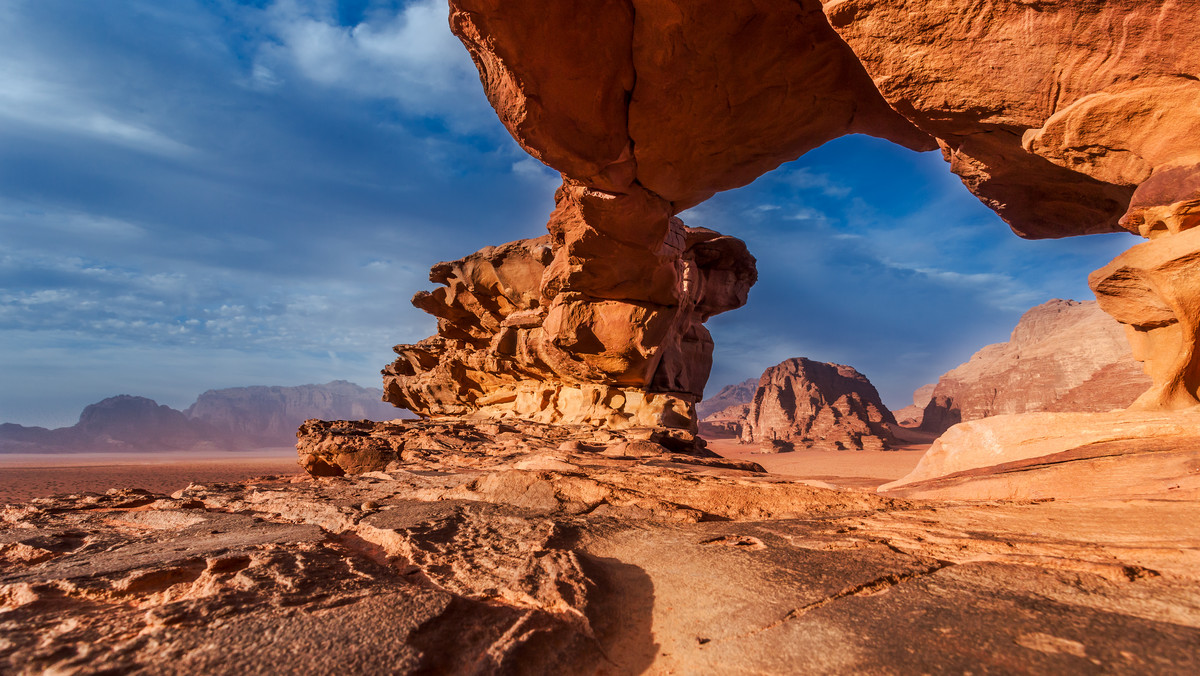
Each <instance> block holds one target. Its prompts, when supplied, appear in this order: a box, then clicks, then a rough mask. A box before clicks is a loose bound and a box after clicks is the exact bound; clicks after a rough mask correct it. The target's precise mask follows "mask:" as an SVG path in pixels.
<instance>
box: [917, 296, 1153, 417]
mask: <svg viewBox="0 0 1200 676" xmlns="http://www.w3.org/2000/svg"><path fill="white" fill-rule="evenodd" d="M1150 383H1151V381H1150V378H1149V377H1147V376H1146V375H1145V374H1144V373H1142V369H1141V365H1140V364H1138V363H1137V362H1136V361H1134V358H1133V354H1132V352H1131V351H1130V349H1129V344H1128V343H1127V342H1126V340H1125V334H1124V331H1123V330H1122V329H1121V325H1120V324H1118V323H1117V322H1116V321H1114V320H1113V319H1112V317H1109V316H1108V315H1106V314H1105V313H1104V312H1103V311H1102V310H1101V309H1100V307H1099V306H1098V305H1097V303H1096V302H1095V301H1087V302H1079V301H1073V300H1057V299H1056V300H1051V301H1048V302H1046V303H1043V304H1042V305H1039V306H1037V307H1035V308H1032V309H1030V310H1029V311H1028V312H1026V313H1025V314H1024V315H1023V316H1022V317H1021V321H1019V322H1018V323H1017V326H1016V328H1015V329H1014V330H1013V333H1012V339H1011V340H1009V342H1007V343H997V344H995V345H988V346H987V347H985V348H983V349H982V350H980V351H979V352H976V353H975V355H974V356H972V357H971V360H970V361H968V362H967V363H965V364H963V365H961V366H959V367H957V368H955V369H954V370H952V371H949V372H947V373H946V374H945V375H943V376H942V377H941V379H940V380H938V383H937V386H936V387H935V388H934V390H933V395H932V399H931V400H930V402H929V404H928V405H927V406H926V407H925V412H924V420H923V422H922V424H921V428H922V429H924V430H927V431H930V432H939V433H940V432H944V431H945V430H947V429H949V428H950V426H951V425H954V424H956V423H959V422H965V421H968V420H978V419H980V418H986V417H989V416H994V415H1004V414H1010V413H1026V412H1035V411H1091V412H1105V411H1111V410H1113V409H1118V408H1125V407H1127V406H1129V405H1130V404H1132V403H1133V401H1134V399H1136V398H1137V396H1138V395H1139V394H1141V393H1142V392H1144V391H1145V390H1146V388H1147V387H1149V386H1150Z"/></svg>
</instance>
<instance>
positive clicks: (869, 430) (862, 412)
mask: <svg viewBox="0 0 1200 676" xmlns="http://www.w3.org/2000/svg"><path fill="white" fill-rule="evenodd" d="M895 424H896V419H895V417H893V416H892V413H891V411H889V410H888V409H887V407H886V406H884V405H883V402H882V401H881V400H880V398H879V392H877V391H876V390H875V386H874V385H872V384H871V381H869V380H867V377H866V376H864V375H863V374H861V373H859V372H858V371H856V370H854V368H852V367H850V366H845V365H843V364H825V363H822V362H816V361H812V360H811V359H805V358H803V357H798V358H795V359H788V360H787V361H784V362H782V363H780V364H779V365H777V366H772V367H771V368H769V369H767V370H766V371H764V372H763V374H762V377H761V378H759V380H758V390H757V391H756V392H755V393H754V400H753V401H751V402H750V405H749V407H748V409H747V410H746V414H745V418H744V419H743V421H742V428H741V438H742V441H743V442H744V443H761V444H766V443H772V442H781V444H782V445H784V446H785V447H786V445H793V446H804V447H808V448H819V449H828V450H839V451H843V450H883V449H886V448H888V447H889V446H890V445H891V444H893V443H894V442H895V441H896V440H895V438H894V437H893V436H892V432H891V430H890V429H889V427H888V426H889V425H895Z"/></svg>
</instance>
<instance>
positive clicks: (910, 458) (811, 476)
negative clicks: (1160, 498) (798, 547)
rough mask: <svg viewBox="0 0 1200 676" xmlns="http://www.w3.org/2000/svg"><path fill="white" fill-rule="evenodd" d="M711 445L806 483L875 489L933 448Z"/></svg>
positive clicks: (712, 442)
mask: <svg viewBox="0 0 1200 676" xmlns="http://www.w3.org/2000/svg"><path fill="white" fill-rule="evenodd" d="M708 448H709V450H711V451H713V452H715V453H717V454H719V455H721V456H724V457H726V458H730V459H734V460H749V461H751V462H757V463H758V464H760V465H762V466H763V468H764V469H766V470H767V471H768V472H771V473H772V474H782V475H785V476H788V477H791V478H795V479H802V480H804V481H805V483H809V484H813V485H818V486H825V487H828V488H842V489H850V490H870V491H873V490H875V489H876V488H878V487H879V486H880V485H882V484H885V483H887V482H889V481H894V480H896V479H899V478H900V477H902V476H904V475H905V474H908V473H909V472H911V471H912V469H913V468H914V467H916V466H917V462H918V461H919V460H920V459H921V456H922V455H924V454H925V451H927V450H929V444H914V445H911V446H905V447H903V448H901V449H899V450H895V451H814V450H796V451H791V452H789V453H763V452H762V451H761V450H760V448H759V447H758V446H753V445H743V444H740V443H738V441H737V440H736V439H709V440H708Z"/></svg>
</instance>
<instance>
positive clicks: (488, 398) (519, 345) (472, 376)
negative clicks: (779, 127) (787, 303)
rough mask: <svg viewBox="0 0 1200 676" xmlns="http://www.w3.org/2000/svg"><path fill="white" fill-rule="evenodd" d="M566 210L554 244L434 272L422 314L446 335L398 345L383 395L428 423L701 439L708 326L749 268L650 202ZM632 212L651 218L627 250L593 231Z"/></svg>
mask: <svg viewBox="0 0 1200 676" xmlns="http://www.w3.org/2000/svg"><path fill="white" fill-rule="evenodd" d="M558 200H559V208H558V210H556V211H555V214H554V216H553V217H552V219H551V230H552V232H553V233H554V234H553V235H552V236H550V237H541V238H538V239H532V240H522V241H519V242H512V243H509V244H506V245H504V246H500V247H488V248H486V249H483V250H481V251H479V252H477V253H475V254H472V255H470V256H468V257H466V258H464V259H462V260H459V261H454V262H450V263H440V264H438V265H437V266H435V267H434V268H433V270H432V272H431V274H430V280H431V281H433V282H435V283H439V284H443V285H444V286H443V288H440V289H438V290H436V291H434V292H432V293H427V292H422V293H418V294H417V295H416V296H415V297H414V298H413V303H414V305H416V306H417V307H419V308H421V309H423V310H425V311H427V312H429V313H430V314H433V315H434V316H436V317H437V318H438V335H437V336H434V337H432V338H429V339H426V340H424V341H422V342H420V343H418V344H416V345H399V346H397V347H396V352H397V353H398V354H399V358H398V359H397V360H396V361H395V362H394V363H393V364H392V365H390V366H388V367H387V368H386V369H385V370H384V387H385V391H386V393H385V398H386V399H387V400H388V401H390V402H392V403H393V404H396V405H397V406H402V407H404V408H408V409H410V410H412V411H414V412H416V413H418V414H420V415H422V416H445V415H466V414H474V415H482V416H485V417H520V418H525V419H528V420H533V421H539V422H563V423H568V424H574V423H582V424H590V425H595V426H605V427H609V428H612V429H620V428H625V427H646V426H651V427H662V428H672V429H679V430H683V431H693V432H694V431H695V413H694V406H695V402H696V401H698V400H699V399H700V397H701V396H702V394H703V391H704V384H705V382H706V381H707V380H708V372H709V369H710V368H711V366H712V348H713V343H712V338H711V337H710V336H709V334H708V331H707V330H705V328H704V326H703V322H704V321H706V320H707V319H708V318H709V317H711V316H713V315H715V314H717V313H720V312H725V311H727V310H731V309H734V308H737V307H740V306H741V305H743V304H744V303H745V302H746V295H747V293H748V292H749V289H750V286H751V285H752V284H753V283H754V282H755V280H756V279H757V273H756V271H755V267H754V258H753V257H752V256H750V254H749V253H748V252H747V251H746V247H745V245H744V244H743V243H742V242H741V241H739V240H736V239H734V238H732V237H725V236H722V235H720V234H718V233H715V232H713V231H711V230H705V229H702V228H689V227H687V226H685V225H683V223H682V222H680V221H679V220H678V219H675V218H669V216H668V210H667V209H666V208H665V207H663V206H662V205H659V204H657V203H655V202H654V201H653V200H652V199H651V198H649V197H647V196H645V195H643V196H641V197H639V198H633V197H628V196H626V197H617V196H612V195H608V194H606V193H600V192H598V191H595V190H590V189H586V188H582V187H579V186H575V187H570V188H568V187H564V188H563V189H561V190H559V193H558ZM635 202H636V205H635V204H634V203H635ZM635 206H636V208H638V209H641V210H643V211H644V212H645V213H644V215H645V218H644V219H643V220H640V221H637V222H630V223H625V224H624V225H623V226H622V227H626V228H628V233H627V234H626V235H624V236H622V237H623V240H624V241H622V239H612V238H611V237H609V236H607V235H602V234H600V233H599V232H598V231H596V230H595V229H594V228H593V227H592V223H593V222H594V221H595V220H596V219H601V220H603V219H605V218H607V217H608V215H610V214H615V215H614V216H613V217H614V218H615V219H616V220H614V221H613V223H609V227H610V228H611V227H613V226H614V224H615V223H620V222H621V214H624V215H625V216H628V213H627V211H626V210H627V209H629V208H634V207H635Z"/></svg>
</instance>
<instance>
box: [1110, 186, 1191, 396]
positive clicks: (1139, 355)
mask: <svg viewBox="0 0 1200 676" xmlns="http://www.w3.org/2000/svg"><path fill="white" fill-rule="evenodd" d="M1197 202H1200V200H1197ZM1179 206H1180V207H1182V206H1183V204H1182V203H1180V204H1179ZM1179 210H1182V209H1179ZM1187 222H1189V219H1180V221H1176V222H1174V223H1173V225H1174V226H1175V227H1178V226H1179V225H1181V224H1184V223H1187ZM1088 282H1089V283H1090V284H1091V287H1092V290H1093V291H1095V292H1096V298H1097V300H1098V301H1099V303H1100V306H1101V307H1102V308H1104V310H1105V312H1108V313H1109V314H1111V315H1112V316H1113V317H1116V318H1117V321H1119V322H1121V323H1122V324H1123V325H1124V328H1125V335H1126V336H1127V337H1128V338H1129V342H1130V343H1131V344H1132V345H1133V356H1134V358H1135V359H1137V360H1138V361H1141V362H1143V364H1144V366H1145V371H1146V373H1147V374H1148V375H1149V376H1150V378H1151V379H1152V380H1153V381H1154V384H1153V387H1151V388H1150V389H1149V390H1148V391H1146V392H1145V393H1144V394H1142V395H1141V396H1140V397H1138V399H1137V401H1136V402H1134V404H1133V405H1134V407H1135V408H1138V409H1141V410H1155V409H1173V410H1178V409H1189V408H1196V407H1200V228H1192V229H1190V230H1186V231H1183V232H1176V233H1175V234H1163V235H1162V236H1157V237H1155V238H1154V239H1151V240H1150V241H1149V242H1145V243H1143V244H1139V245H1137V246H1135V247H1133V248H1131V249H1129V250H1128V251H1126V252H1125V253H1123V254H1121V255H1120V256H1117V258H1116V259H1115V260H1114V261H1113V262H1111V263H1109V264H1108V265H1106V266H1105V267H1103V268H1101V269H1100V270H1096V271H1095V272H1093V273H1092V274H1091V276H1090V277H1089V279H1088Z"/></svg>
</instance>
